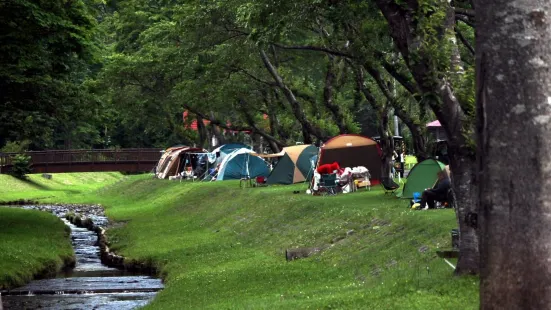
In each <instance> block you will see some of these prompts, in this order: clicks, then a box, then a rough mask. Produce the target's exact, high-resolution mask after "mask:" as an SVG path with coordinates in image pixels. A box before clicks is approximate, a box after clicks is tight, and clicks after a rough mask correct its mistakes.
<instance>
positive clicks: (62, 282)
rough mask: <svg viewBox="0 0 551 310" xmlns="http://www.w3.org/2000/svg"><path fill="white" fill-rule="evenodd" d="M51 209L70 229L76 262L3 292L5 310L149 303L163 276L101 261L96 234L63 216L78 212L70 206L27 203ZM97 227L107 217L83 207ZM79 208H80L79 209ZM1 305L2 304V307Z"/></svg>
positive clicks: (120, 306)
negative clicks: (148, 274) (116, 266)
mask: <svg viewBox="0 0 551 310" xmlns="http://www.w3.org/2000/svg"><path fill="white" fill-rule="evenodd" d="M23 208H25V209H37V210H42V211H50V212H52V213H54V214H55V215H57V216H58V217H60V218H61V219H62V220H63V221H64V222H65V225H67V226H69V227H70V228H71V242H72V245H73V249H74V252H75V258H76V265H75V267H74V268H72V269H70V270H63V271H60V272H59V273H58V274H57V275H56V277H54V278H49V279H42V280H34V281H31V282H30V283H28V284H27V285H24V286H22V287H18V288H14V289H11V290H6V291H2V302H3V306H4V310H12V309H14V310H19V309H52V310H53V309H55V310H69V309H70V310H73V309H98V310H99V309H102V310H104V309H109V310H115V309H117V310H119V309H120V310H126V309H136V308H139V307H142V306H144V305H146V304H147V303H149V302H150V301H151V300H152V299H153V297H155V294H156V293H157V292H158V291H159V290H161V289H162V288H163V284H162V282H161V280H160V279H157V278H153V277H150V276H145V275H140V274H137V273H131V272H128V271H124V270H119V269H116V268H111V267H108V266H105V265H103V264H102V263H101V259H100V248H99V246H98V237H97V234H96V233H95V232H93V231H90V230H88V229H86V228H79V227H76V226H75V225H73V224H71V223H69V221H67V220H66V219H65V218H64V216H65V214H66V213H67V212H70V211H75V210H73V209H74V208H75V207H70V206H25V207H23ZM79 208H80V209H83V211H84V212H82V213H80V214H85V215H86V216H87V217H90V218H91V219H92V220H93V221H94V223H95V224H96V225H98V226H102V227H106V225H107V218H106V217H105V216H103V210H101V208H98V207H89V208H88V207H85V206H81V207H79ZM76 211H79V210H76ZM0 308H1V307H0Z"/></svg>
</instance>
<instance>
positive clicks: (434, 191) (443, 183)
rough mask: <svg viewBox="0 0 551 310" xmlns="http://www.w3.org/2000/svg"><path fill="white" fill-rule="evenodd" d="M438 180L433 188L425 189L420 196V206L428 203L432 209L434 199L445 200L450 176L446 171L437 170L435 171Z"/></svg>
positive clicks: (449, 184) (422, 206)
mask: <svg viewBox="0 0 551 310" xmlns="http://www.w3.org/2000/svg"><path fill="white" fill-rule="evenodd" d="M437 176H438V181H436V185H434V188H429V189H426V190H425V191H424V192H423V195H422V196H421V208H424V207H425V204H428V208H429V209H434V202H435V201H440V202H442V201H445V200H446V198H447V196H448V191H449V189H450V188H451V182H450V178H449V177H448V174H447V173H446V171H439V172H438V173H437Z"/></svg>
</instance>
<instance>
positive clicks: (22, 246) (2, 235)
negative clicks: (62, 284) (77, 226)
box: [0, 207, 73, 288]
mask: <svg viewBox="0 0 551 310" xmlns="http://www.w3.org/2000/svg"><path fill="white" fill-rule="evenodd" d="M69 233H70V232H69V230H67V229H66V226H65V225H64V224H63V222H61V220H59V219H58V218H57V217H55V216H54V215H52V214H49V213H46V212H39V211H31V210H22V209H15V208H7V207H0V288H12V287H15V286H18V285H22V284H24V283H25V282H28V281H30V280H31V279H32V278H33V276H35V275H38V274H44V273H45V272H55V271H56V270H58V269H59V268H61V267H62V266H63V263H64V261H70V260H72V257H73V249H72V248H71V242H70V240H69Z"/></svg>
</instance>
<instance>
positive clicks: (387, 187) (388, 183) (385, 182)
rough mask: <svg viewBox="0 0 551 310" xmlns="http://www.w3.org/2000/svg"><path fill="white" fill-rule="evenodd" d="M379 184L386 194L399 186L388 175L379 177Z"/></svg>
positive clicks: (391, 192)
mask: <svg viewBox="0 0 551 310" xmlns="http://www.w3.org/2000/svg"><path fill="white" fill-rule="evenodd" d="M381 186H382V187H383V189H384V191H385V195H386V194H393V193H394V192H395V191H396V190H398V189H399V188H400V185H398V184H397V183H396V182H394V180H393V179H391V178H389V177H382V178H381Z"/></svg>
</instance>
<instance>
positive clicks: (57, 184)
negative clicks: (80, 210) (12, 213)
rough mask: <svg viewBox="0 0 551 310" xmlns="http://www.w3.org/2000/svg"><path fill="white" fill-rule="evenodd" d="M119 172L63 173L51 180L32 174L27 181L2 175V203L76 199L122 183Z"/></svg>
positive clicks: (0, 191) (0, 187)
mask: <svg viewBox="0 0 551 310" xmlns="http://www.w3.org/2000/svg"><path fill="white" fill-rule="evenodd" d="M122 178H123V175H122V174H120V173H118V172H108V173H105V172H98V173H61V174H55V175H54V176H53V178H52V179H51V180H48V179H45V178H43V177H42V175H40V174H31V175H29V177H28V179H27V180H25V181H21V180H18V179H16V178H14V177H12V176H11V175H6V174H0V202H3V201H4V202H6V201H14V200H17V199H29V200H37V199H41V200H46V199H49V198H50V199H51V198H55V199H63V198H64V197H74V196H77V195H79V194H84V193H87V192H90V191H94V190H97V189H99V188H101V187H104V186H106V185H110V184H113V183H115V182H117V181H120V180H121V179H122Z"/></svg>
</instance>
